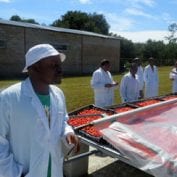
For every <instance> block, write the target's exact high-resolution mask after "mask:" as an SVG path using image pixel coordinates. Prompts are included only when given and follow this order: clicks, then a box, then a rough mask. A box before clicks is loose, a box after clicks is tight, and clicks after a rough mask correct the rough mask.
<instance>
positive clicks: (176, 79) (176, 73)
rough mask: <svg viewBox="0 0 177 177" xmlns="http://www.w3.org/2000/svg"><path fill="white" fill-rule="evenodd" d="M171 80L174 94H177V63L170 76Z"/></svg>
mask: <svg viewBox="0 0 177 177" xmlns="http://www.w3.org/2000/svg"><path fill="white" fill-rule="evenodd" d="M169 78H170V80H171V81H172V93H177V61H176V62H175V66H174V68H173V69H172V70H171V72H170V74H169Z"/></svg>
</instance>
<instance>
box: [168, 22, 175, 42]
mask: <svg viewBox="0 0 177 177" xmlns="http://www.w3.org/2000/svg"><path fill="white" fill-rule="evenodd" d="M168 30H169V32H170V35H169V36H166V39H167V40H168V41H169V43H176V41H177V37H175V34H176V31H177V23H172V24H171V25H169V27H168Z"/></svg>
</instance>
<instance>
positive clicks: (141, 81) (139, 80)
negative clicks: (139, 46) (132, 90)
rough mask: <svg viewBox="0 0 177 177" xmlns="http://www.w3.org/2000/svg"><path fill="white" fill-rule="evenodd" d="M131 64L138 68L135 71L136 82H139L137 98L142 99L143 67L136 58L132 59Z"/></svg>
mask: <svg viewBox="0 0 177 177" xmlns="http://www.w3.org/2000/svg"><path fill="white" fill-rule="evenodd" d="M133 62H135V63H136V64H137V66H138V70H137V73H136V75H137V77H138V82H139V98H140V99H142V98H143V97H144V94H143V89H144V70H143V67H142V65H141V60H140V58H138V57H136V58H134V59H133Z"/></svg>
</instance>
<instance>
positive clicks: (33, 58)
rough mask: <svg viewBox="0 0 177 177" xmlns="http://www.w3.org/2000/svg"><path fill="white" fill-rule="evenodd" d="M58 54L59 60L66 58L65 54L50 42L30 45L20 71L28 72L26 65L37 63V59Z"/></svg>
mask: <svg viewBox="0 0 177 177" xmlns="http://www.w3.org/2000/svg"><path fill="white" fill-rule="evenodd" d="M56 55H59V56H60V59H61V62H63V61H64V60H65V58H66V55H65V54H63V53H60V52H58V51H57V50H56V49H55V48H54V47H53V46H51V45H50V44H38V45H35V46H33V47H31V48H30V49H29V50H28V51H27V53H26V55H25V62H26V63H25V67H24V69H23V70H22V72H28V67H29V66H31V65H33V64H34V63H37V62H38V61H40V60H42V59H44V58H47V57H50V56H56Z"/></svg>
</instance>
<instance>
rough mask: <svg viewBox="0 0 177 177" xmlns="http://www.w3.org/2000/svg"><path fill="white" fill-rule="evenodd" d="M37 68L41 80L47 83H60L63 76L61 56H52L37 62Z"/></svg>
mask: <svg viewBox="0 0 177 177" xmlns="http://www.w3.org/2000/svg"><path fill="white" fill-rule="evenodd" d="M35 65H36V66H35V68H36V69H35V70H36V74H37V77H38V78H39V80H40V82H43V83H45V84H47V85H48V84H60V83H61V77H62V68H61V60H60V57H59V56H51V57H48V58H45V59H42V60H40V61H39V62H37V63H36V64H35Z"/></svg>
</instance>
